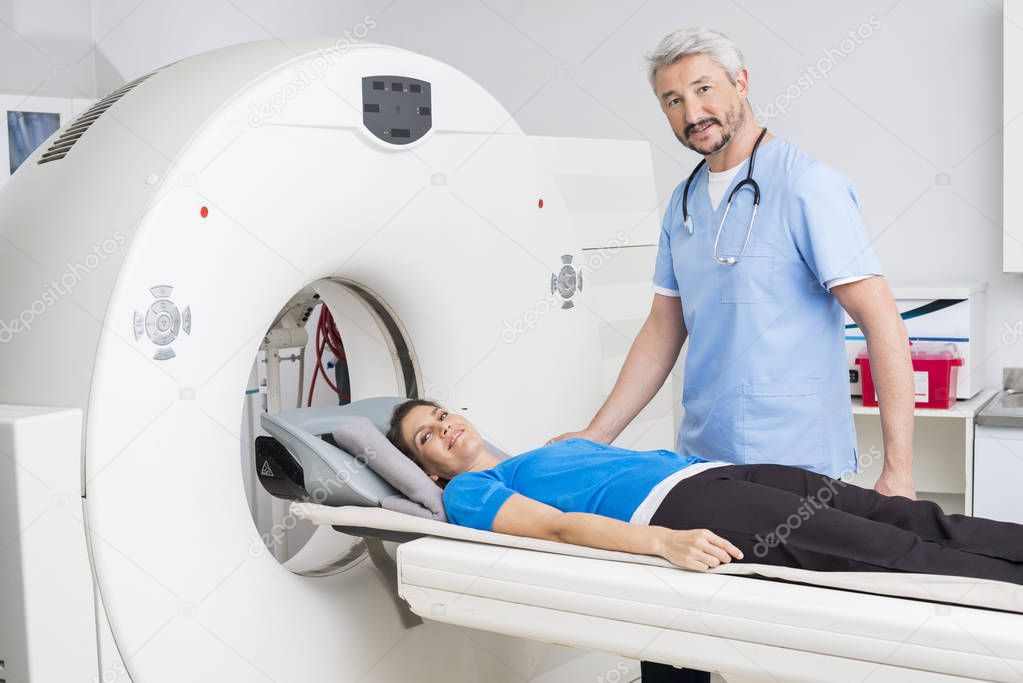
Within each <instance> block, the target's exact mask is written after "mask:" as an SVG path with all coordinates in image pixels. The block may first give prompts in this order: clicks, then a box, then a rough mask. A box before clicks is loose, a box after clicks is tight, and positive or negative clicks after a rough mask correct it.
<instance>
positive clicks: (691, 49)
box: [646, 26, 746, 90]
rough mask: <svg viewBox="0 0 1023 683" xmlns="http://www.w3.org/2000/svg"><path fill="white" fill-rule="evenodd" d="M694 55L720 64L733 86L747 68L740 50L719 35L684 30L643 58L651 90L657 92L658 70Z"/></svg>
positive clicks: (703, 30)
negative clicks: (645, 62)
mask: <svg viewBox="0 0 1023 683" xmlns="http://www.w3.org/2000/svg"><path fill="white" fill-rule="evenodd" d="M695 54H705V55H709V56H710V57H711V59H713V60H714V61H715V62H717V63H718V64H720V65H721V68H723V69H724V70H725V73H726V74H728V80H729V81H731V82H732V85H735V77H736V76H737V75H738V73H739V70H740V69H742V68H743V67H744V66H745V65H746V62H745V60H744V59H743V57H742V52H741V51H740V50H739V46H738V45H736V44H735V43H734V42H732V40H731V39H730V38H729V37H728V36H726V35H725V34H723V33H721V32H720V31H715V30H713V29H709V28H703V27H702V26H695V27H693V28H683V29H679V30H677V31H674V32H673V33H669V34H668V35H666V36H664V37H663V38H661V42H659V43H658V44H657V47H656V48H654V51H653V52H651V53H650V54H648V55H647V56H646V59H647V62H648V65H649V71H648V75H649V78H650V87H651V88H655V90H656V85H655V82H654V79H655V77H656V76H657V70H658V69H660V68H661V67H664V66H669V65H671V64H674V63H675V62H677V61H678V60H680V59H682V58H683V57H687V56H689V55H695Z"/></svg>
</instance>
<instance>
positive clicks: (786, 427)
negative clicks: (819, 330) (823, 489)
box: [742, 380, 828, 471]
mask: <svg viewBox="0 0 1023 683" xmlns="http://www.w3.org/2000/svg"><path fill="white" fill-rule="evenodd" d="M823 394H824V381H823V380H802V381H794V382H773V383H763V384H748V385H746V386H744V387H743V388H742V430H743V444H744V458H745V462H746V464H750V465H752V464H761V463H779V464H782V465H792V466H794V467H802V468H804V469H812V470H815V471H825V470H826V469H827V465H828V458H827V457H826V453H825V449H824V422H825V421H824V420H823V419H821V414H820V411H821V408H822V406H823V405H825V401H824V395H823Z"/></svg>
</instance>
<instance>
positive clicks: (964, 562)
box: [650, 465, 1023, 584]
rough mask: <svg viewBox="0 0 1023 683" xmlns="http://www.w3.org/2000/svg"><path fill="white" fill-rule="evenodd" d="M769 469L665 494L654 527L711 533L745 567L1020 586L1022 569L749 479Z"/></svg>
mask: <svg viewBox="0 0 1023 683" xmlns="http://www.w3.org/2000/svg"><path fill="white" fill-rule="evenodd" d="M769 467H779V466H773V465H753V466H751V465H732V466H726V467H719V468H715V469H712V470H708V471H706V472H701V473H700V474H697V475H695V476H693V477H691V478H689V479H685V480H683V481H681V482H680V483H679V484H678V485H676V486H675V487H674V488H673V489H672V490H671V491H669V492H668V495H667V496H666V497H665V499H664V501H663V502H662V503H661V505H660V507H658V509H657V511H656V512H655V513H654V515H653V518H652V519H651V520H650V523H651V524H652V525H657V526H666V527H670V528H674V529H694V528H696V529H699V528H703V529H710V530H711V531H713V532H714V533H716V534H718V535H719V536H722V537H724V538H726V539H728V540H729V541H731V542H732V543H734V544H735V545H736V546H738V547H739V548H740V549H741V550H742V552H743V554H744V556H745V558H744V560H733V562H741V561H746V562H759V563H763V564H774V565H781V566H789V567H798V568H802V569H815V570H819V571H904V572H915V573H924V574H946V575H952V576H969V577H974V578H985V579H996V580H999V581H1008V582H1012V583H1018V584H1023V562H1014V561H1010V560H1006V559H1001V558H995V557H989V556H986V555H979V554H972V553H968V552H965V551H963V550H959V549H956V548H952V547H947V546H945V545H942V544H941V543H937V542H934V541H929V540H925V539H923V538H921V537H920V536H919V535H917V534H916V533H915V532H913V531H907V530H905V529H902V528H899V527H897V526H894V525H892V524H889V523H886V522H880V521H875V520H873V519H869V518H867V517H862V516H859V515H857V514H853V513H851V512H846V511H844V510H841V509H837V508H835V507H828V506H826V505H823V504H821V505H819V506H818V505H814V504H813V503H811V502H810V500H809V497H810V495H811V494H815V493H816V491H815V490H807V489H803V491H804V493H803V494H799V493H794V492H791V491H788V490H784V489H782V488H775V487H772V486H768V485H765V484H761V483H757V482H755V481H750V480H747V479H746V478H747V477H753V476H754V475H755V476H757V477H759V476H761V474H760V473H759V472H756V471H751V470H750V468H764V469H766V468H769ZM781 467H784V466H781ZM785 469H790V470H798V468H785ZM800 471H804V470H800ZM788 474H792V473H788ZM781 476H783V474H778V475H775V476H774V478H780V477H781ZM768 478H770V477H768ZM811 481H812V480H811ZM833 481H834V480H833ZM774 483H776V484H777V483H779V482H778V481H775V482H774ZM797 490H799V489H798V488H797ZM825 497H826V496H825ZM907 500H908V499H907Z"/></svg>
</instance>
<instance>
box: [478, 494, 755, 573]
mask: <svg viewBox="0 0 1023 683" xmlns="http://www.w3.org/2000/svg"><path fill="white" fill-rule="evenodd" d="M492 528H493V530H494V531H496V532H497V533H501V534H512V535H514V536H529V537H530V538H540V539H544V540H548V541H559V542H561V543H572V544H575V545H584V546H587V547H590V548H601V549H604V550H617V551H619V552H626V553H636V554H642V555H659V556H661V557H663V558H665V559H667V560H669V561H670V562H672V563H674V564H676V565H678V566H680V567H683V568H685V569H694V570H705V569H709V568H711V567H716V566H718V565H719V564H722V563H727V562H731V561H732V557H735V558H736V559H742V552H741V551H740V550H739V549H738V548H736V547H735V546H734V545H732V544H731V543H729V542H728V541H726V540H725V539H723V538H721V537H720V536H718V535H717V534H714V533H713V532H711V531H709V530H707V529H687V530H684V531H679V530H675V529H669V528H667V527H662V526H647V525H643V524H630V523H629V522H622V521H620V520H617V519H614V518H612V517H605V516H603V515H595V514H590V513H586V512H562V511H561V510H558V509H557V508H555V507H551V506H550V505H547V504H545V503H541V502H540V501H538V500H533V499H532V498H528V497H526V496H523V495H521V494H518V493H516V494H514V495H512V496H511V497H510V498H508V500H506V501H505V502H504V504H502V505H501V507H500V508H499V509H498V511H497V515H496V516H495V517H494V524H493V527H492Z"/></svg>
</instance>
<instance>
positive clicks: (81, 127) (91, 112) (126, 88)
mask: <svg viewBox="0 0 1023 683" xmlns="http://www.w3.org/2000/svg"><path fill="white" fill-rule="evenodd" d="M155 73H156V71H153V72H151V73H148V74H146V75H145V76H140V77H138V78H136V79H135V80H134V81H131V82H129V83H125V84H124V85H122V86H121V87H120V88H118V89H117V90H115V91H113V92H112V93H110V94H109V95H107V96H106V97H104V98H103V99H102V100H100V101H99V102H97V103H96V104H94V105H92V106H91V107H89V108H88V109H86V110H85V113H83V114H82V115H81V116H79V117H78V118H77V119H75V120H74V122H73V123H72V124H71V125H70V126H68V127H67V130H65V131H64V132H63V133H61V134H60V135H58V136H57V139H56V140H54V141H53V144H52V145H50V146H49V148H48V149H47V150H46V151H45V152H44V153H43V155H42V156H41V157H39V161H37V162H36V163H39V164H45V163H47V162H49V161H57V160H58V159H63V158H64V157H65V156H67V153H68V152H70V151H71V148H72V147H74V146H75V143H76V142H78V139H79V138H80V137H82V135H84V134H85V131H87V130H89V126H91V125H92V124H93V123H94V122H95V121H96V120H97V119H98V118H99V117H100V116H102V115H103V112H105V111H106V110H107V109H110V107H112V106H114V103H115V102H117V100H119V99H121V98H122V97H124V96H125V95H127V94H128V93H129V92H131V90H132V89H133V88H135V86H137V85H138V84H139V83H141V82H142V81H144V80H146V79H147V78H149V77H150V76H152V75H153V74H155Z"/></svg>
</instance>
